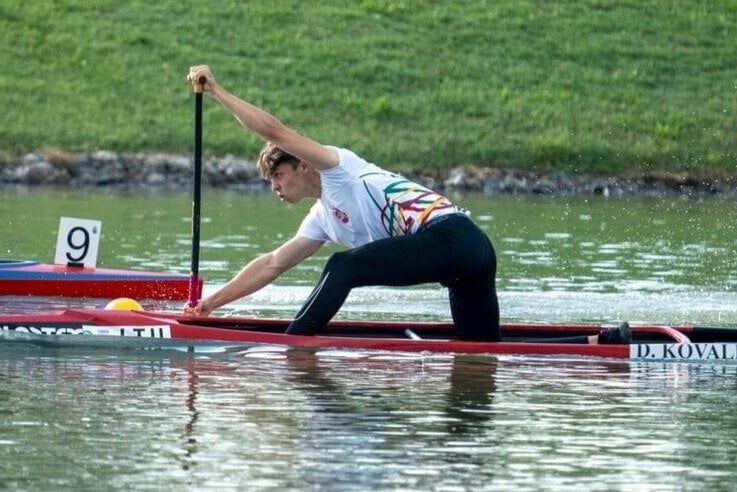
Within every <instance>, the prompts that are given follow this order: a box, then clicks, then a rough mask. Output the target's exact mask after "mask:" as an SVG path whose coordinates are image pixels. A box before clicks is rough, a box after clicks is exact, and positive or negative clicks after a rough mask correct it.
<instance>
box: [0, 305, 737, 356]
mask: <svg viewBox="0 0 737 492" xmlns="http://www.w3.org/2000/svg"><path fill="white" fill-rule="evenodd" d="M288 324H289V320H284V319H265V318H245V317H207V318H194V317H188V316H184V315H181V314H175V313H156V312H144V311H108V310H101V309H70V310H66V311H60V312H55V313H45V314H44V313H41V314H15V315H2V314H0V342H12V341H20V342H26V343H28V342H30V343H34V344H40V345H49V346H65V345H71V346H100V345H101V346H112V347H120V348H122V347H129V346H133V347H146V348H157V347H159V348H166V347H176V348H180V349H181V348H182V347H187V348H191V349H193V350H196V347H199V346H203V345H208V344H226V345H238V346H263V345H278V346H285V347H294V348H302V349H311V350H315V349H351V350H356V349H358V350H381V351H401V352H440V353H453V354H492V355H535V356H540V355H548V356H551V355H552V356H584V357H597V358H601V357H603V358H614V359H627V360H640V361H656V360H657V361H694V360H696V361H701V362H737V330H736V329H733V328H722V327H690V326H679V327H674V326H655V325H648V326H644V325H643V326H633V327H632V333H633V336H634V341H633V343H632V344H631V345H586V344H570V343H550V342H546V341H545V339H546V338H552V337H564V336H573V335H593V334H596V333H598V332H599V331H600V330H601V329H602V327H601V326H598V325H583V324H578V325H574V324H568V325H563V324H555V325H554V324H504V325H503V326H502V333H503V336H504V340H505V341H503V342H471V341H463V340H457V339H454V338H453V326H452V324H449V323H439V322H404V321H391V322H377V321H333V322H331V323H330V324H329V325H328V326H327V327H326V328H325V329H324V331H323V332H322V333H321V334H320V335H316V336H300V335H287V334H285V333H284V330H285V328H286V327H287V326H288ZM531 340H535V341H531Z"/></svg>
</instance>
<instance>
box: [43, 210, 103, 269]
mask: <svg viewBox="0 0 737 492" xmlns="http://www.w3.org/2000/svg"><path fill="white" fill-rule="evenodd" d="M101 233H102V222H100V221H99V220H88V219H76V218H73V217H61V219H59V234H58V236H57V237H56V256H55V257H54V263H55V264H57V265H65V266H77V267H86V268H95V267H96V266H97V249H98V246H99V244H100V234H101Z"/></svg>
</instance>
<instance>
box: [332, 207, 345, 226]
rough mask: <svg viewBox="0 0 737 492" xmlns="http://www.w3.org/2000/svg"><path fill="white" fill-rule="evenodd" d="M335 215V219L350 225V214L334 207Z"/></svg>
mask: <svg viewBox="0 0 737 492" xmlns="http://www.w3.org/2000/svg"><path fill="white" fill-rule="evenodd" d="M333 214H334V215H335V218H336V219H338V220H339V221H341V222H342V223H343V224H347V223H348V214H346V213H345V212H343V211H342V210H340V209H337V208H335V207H333Z"/></svg>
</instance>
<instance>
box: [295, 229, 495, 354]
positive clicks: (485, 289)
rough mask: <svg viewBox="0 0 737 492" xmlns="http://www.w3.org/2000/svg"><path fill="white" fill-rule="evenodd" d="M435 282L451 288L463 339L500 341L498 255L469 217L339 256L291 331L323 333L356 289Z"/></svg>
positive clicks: (328, 266)
mask: <svg viewBox="0 0 737 492" xmlns="http://www.w3.org/2000/svg"><path fill="white" fill-rule="evenodd" d="M430 282H439V283H441V284H442V285H444V286H446V287H448V290H449V294H450V310H451V313H452V315H453V322H454V323H455V326H456V329H457V331H458V337H459V338H462V339H466V340H487V341H498V340H499V339H500V333H499V302H498V300H497V295H496V254H495V253H494V248H493V246H492V245H491V241H489V238H488V237H486V234H484V232H483V231H482V230H481V229H479V228H478V227H477V226H476V224H474V223H473V221H471V219H469V218H468V217H466V216H465V215H463V214H453V215H449V216H444V217H441V218H440V220H437V221H436V222H435V223H431V224H430V225H428V226H427V227H425V228H424V229H422V230H420V231H418V232H416V233H415V234H412V235H409V236H398V237H392V238H387V239H381V240H378V241H374V242H371V243H369V244H366V245H364V246H360V247H358V248H354V249H351V250H348V251H342V252H339V253H335V254H333V255H332V256H331V257H330V259H329V260H328V262H327V264H326V265H325V269H324V270H323V272H322V275H321V277H320V281H319V282H318V283H317V286H316V287H315V289H314V290H313V291H312V293H311V294H310V296H309V298H308V299H307V301H306V302H305V304H304V305H303V306H302V308H301V309H300V311H299V312H298V313H297V316H296V317H295V319H294V320H293V321H292V323H291V324H290V325H289V328H288V329H287V333H290V334H300V335H313V334H315V333H317V332H319V331H320V330H321V329H322V327H323V326H325V325H326V324H327V322H328V321H330V319H332V317H333V316H334V315H335V313H337V312H338V310H339V309H340V307H341V306H342V305H343V302H345V299H346V297H348V293H349V292H350V291H351V289H353V288H354V287H365V286H370V285H386V286H406V285H415V284H422V283H430Z"/></svg>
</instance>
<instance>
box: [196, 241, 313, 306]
mask: <svg viewBox="0 0 737 492" xmlns="http://www.w3.org/2000/svg"><path fill="white" fill-rule="evenodd" d="M322 244H323V243H322V241H316V240H314V239H307V238H305V237H293V238H292V239H290V240H289V241H287V242H286V243H284V244H282V245H281V246H280V247H278V248H277V249H275V250H274V251H272V252H270V253H266V254H264V255H261V256H259V257H258V258H256V259H255V260H253V261H251V262H250V263H249V264H248V265H246V266H245V267H243V269H242V270H241V271H240V272H239V273H238V274H237V275H236V276H235V277H233V278H232V279H231V280H230V281H229V282H228V283H227V284H225V285H224V286H223V287H222V288H221V289H219V290H218V291H217V292H214V293H213V294H211V295H210V296H208V297H206V298H204V299H202V300H201V301H200V302H199V303H198V304H197V306H195V307H194V308H188V307H185V309H184V310H185V312H187V313H189V314H196V315H200V316H207V315H209V314H210V313H211V312H212V311H213V310H214V309H217V308H218V307H220V306H223V305H225V304H228V303H229V302H232V301H234V300H236V299H240V298H241V297H244V296H247V295H250V294H253V293H254V292H256V291H258V290H260V289H262V288H263V287H265V286H267V285H268V284H270V283H271V282H273V281H274V280H275V279H276V278H277V277H279V275H281V274H282V273H284V272H286V271H287V270H289V269H290V268H292V267H294V266H295V265H298V264H299V263H301V262H302V261H303V260H305V259H306V258H308V257H310V256H312V255H313V254H314V253H315V251H317V250H318V249H319V248H320V246H322Z"/></svg>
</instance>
